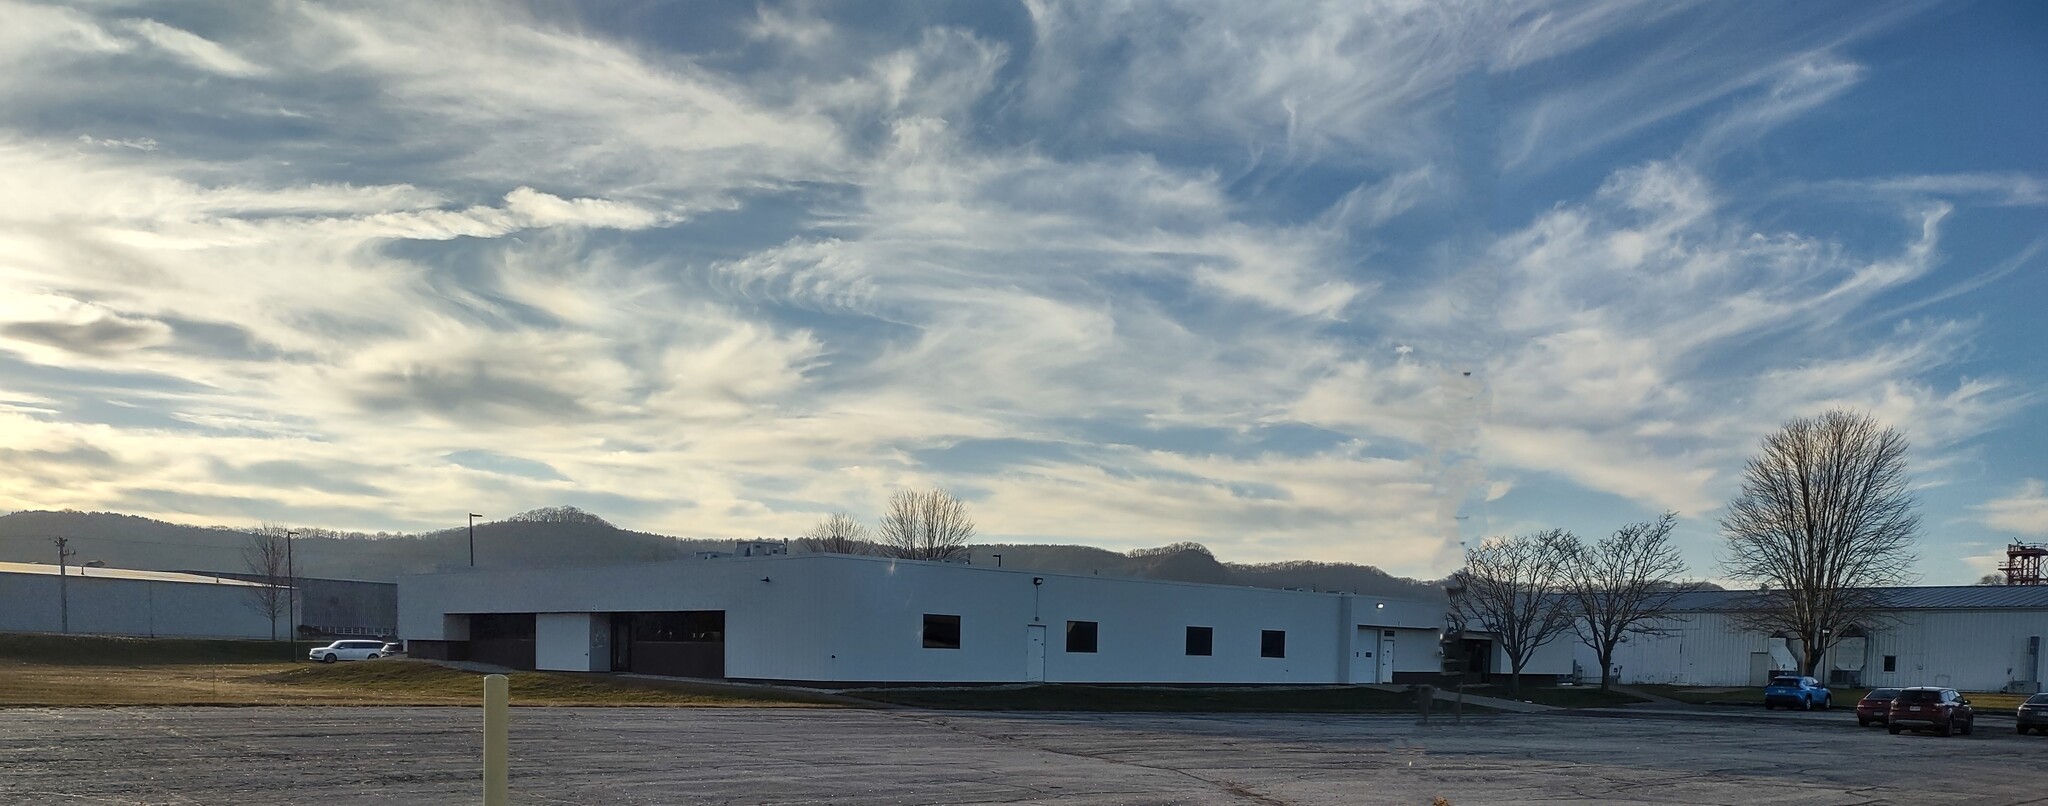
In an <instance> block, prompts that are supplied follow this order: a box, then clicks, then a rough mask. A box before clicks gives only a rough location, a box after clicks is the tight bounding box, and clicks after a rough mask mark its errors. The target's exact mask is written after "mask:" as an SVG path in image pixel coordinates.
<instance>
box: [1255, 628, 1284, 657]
mask: <svg viewBox="0 0 2048 806" xmlns="http://www.w3.org/2000/svg"><path fill="white" fill-rule="evenodd" d="M1259 657H1261V658H1284V657H1287V631H1286V630H1260V631H1259Z"/></svg>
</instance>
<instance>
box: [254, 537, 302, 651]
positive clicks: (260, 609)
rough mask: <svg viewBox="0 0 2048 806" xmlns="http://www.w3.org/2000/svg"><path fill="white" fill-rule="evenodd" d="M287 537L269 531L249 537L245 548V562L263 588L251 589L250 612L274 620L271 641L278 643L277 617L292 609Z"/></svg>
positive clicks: (271, 621) (271, 628)
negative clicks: (287, 564)
mask: <svg viewBox="0 0 2048 806" xmlns="http://www.w3.org/2000/svg"><path fill="white" fill-rule="evenodd" d="M285 540H286V538H285V536H284V535H283V534H282V533H277V534H272V533H271V532H270V530H269V529H268V528H266V529H265V530H263V531H259V532H257V533H255V534H252V535H249V542H248V544H247V545H244V546H243V547H242V562H243V563H245V564H247V565H248V567H249V574H250V575H251V576H254V577H256V580H255V581H256V582H260V583H262V587H251V588H248V589H247V590H248V600H247V602H246V604H248V605H249V609H251V610H254V611H256V612H257V613H260V614H262V615H263V617H264V618H267V619H270V640H272V641H275V640H277V618H278V617H279V616H282V615H285V614H286V611H289V610H290V609H291V606H292V589H291V587H290V585H291V578H290V572H289V570H288V569H286V568H285V548H286V547H285V544H284V541H285Z"/></svg>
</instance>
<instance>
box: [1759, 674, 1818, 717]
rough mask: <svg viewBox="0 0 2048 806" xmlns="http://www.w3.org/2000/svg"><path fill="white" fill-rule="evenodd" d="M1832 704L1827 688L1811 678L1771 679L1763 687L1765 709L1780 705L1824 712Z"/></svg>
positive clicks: (1789, 677) (1787, 677)
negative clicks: (1816, 709)
mask: <svg viewBox="0 0 2048 806" xmlns="http://www.w3.org/2000/svg"><path fill="white" fill-rule="evenodd" d="M1833 704H1834V700H1833V697H1832V695H1830V694H1829V693H1828V688H1827V686H1823V685H1821V684H1820V681H1819V680H1815V679H1813V678H1811V677H1792V676H1790V675H1787V676H1785V677H1773V678H1771V684H1770V685H1768V686H1765V687H1764V707H1765V708H1776V707H1778V706H1780V705H1782V706H1785V707H1786V708H1797V709H1799V710H1802V711H1811V710H1813V709H1815V708H1819V709H1821V710H1823V711H1825V710H1827V709H1828V706H1830V705H1833Z"/></svg>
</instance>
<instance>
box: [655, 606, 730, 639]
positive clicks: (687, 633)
mask: <svg viewBox="0 0 2048 806" xmlns="http://www.w3.org/2000/svg"><path fill="white" fill-rule="evenodd" d="M633 640H635V641H664V642H673V643H697V642H711V641H723V640H725V611H723V610H681V611H669V612H665V613H634V614H633Z"/></svg>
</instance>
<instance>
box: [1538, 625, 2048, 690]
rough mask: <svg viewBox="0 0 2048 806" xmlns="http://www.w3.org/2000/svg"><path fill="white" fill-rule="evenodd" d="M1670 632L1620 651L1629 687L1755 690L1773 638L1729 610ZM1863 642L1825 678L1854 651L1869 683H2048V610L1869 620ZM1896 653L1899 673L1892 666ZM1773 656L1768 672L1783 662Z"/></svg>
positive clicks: (1830, 662) (1850, 648)
mask: <svg viewBox="0 0 2048 806" xmlns="http://www.w3.org/2000/svg"><path fill="white" fill-rule="evenodd" d="M1664 626H1665V627H1666V629H1668V630H1669V634H1667V635H1662V636H1639V637H1636V638H1634V639H1632V640H1630V641H1629V642H1628V643H1625V644H1623V645H1622V647H1621V649H1620V650H1619V651H1617V652H1616V653H1615V664H1616V665H1617V666H1619V667H1620V679H1621V681H1622V682H1624V683H1631V684H1635V683H1646V684H1675V685H1694V686H1752V685H1759V684H1760V683H1761V681H1760V680H1758V679H1757V674H1758V672H1759V664H1758V663H1757V660H1758V659H1757V658H1755V657H1753V656H1754V655H1756V654H1758V653H1768V652H1769V650H1770V642H1769V640H1768V638H1767V637H1766V636H1764V635H1763V634H1761V633H1756V632H1749V631H1745V630H1742V629H1741V628H1739V627H1737V626H1736V625H1735V624H1734V623H1733V621H1732V620H1731V619H1730V618H1729V617H1728V616H1727V615H1725V614H1721V613H1691V614H1687V615H1686V616H1685V617H1684V618H1683V619H1682V620H1674V621H1671V622H1666V623H1665V625H1664ZM1865 632H1866V634H1867V637H1866V639H1865V640H1864V641H1863V642H1862V646H1861V647H1857V646H1856V645H1855V644H1856V642H1853V641H1850V642H1846V643H1845V645H1838V646H1837V647H1836V648H1835V649H1834V650H1833V651H1831V652H1830V653H1829V654H1828V655H1827V656H1825V657H1824V658H1823V659H1822V665H1821V671H1820V673H1819V674H1818V675H1817V676H1819V677H1821V678H1823V679H1826V678H1828V677H1829V676H1830V671H1831V670H1834V669H1837V668H1844V667H1853V666H1856V665H1858V664H1857V663H1855V662H1854V659H1845V658H1844V657H1843V653H1845V652H1850V653H1854V652H1859V650H1860V658H1861V664H1860V665H1861V666H1862V674H1861V681H1862V685H1864V686H1916V685H1930V686H1950V687H1954V688H1959V689H1964V690H1969V691H1998V690H2002V689H2004V688H2005V687H2006V685H2007V684H2008V683H2009V682H2011V681H2015V680H2036V681H2038V680H2040V678H2041V672H2042V670H2041V669H2039V668H2034V667H2036V666H2038V664H2039V659H2038V658H2033V657H2030V656H2029V654H2028V641H2029V639H2030V638H2031V637H2033V636H2048V611H2043V610H1946V611H1906V612H1901V613H1896V614H1894V615H1892V616H1890V617H1888V618H1886V619H1883V620H1880V621H1878V622H1877V623H1874V624H1871V625H1867V626H1866V628H1865ZM1578 655H1579V658H1580V660H1581V663H1583V664H1584V665H1585V666H1586V667H1587V669H1588V672H1589V674H1597V672H1598V669H1597V668H1596V665H1595V662H1594V660H1593V658H1592V653H1591V651H1590V650H1586V649H1581V650H1579V653H1578ZM1887 659H1889V660H1890V663H1889V665H1890V669H1889V670H1887V668H1886V667H1887ZM1780 662H1781V661H1775V660H1774V661H1772V662H1770V663H1769V664H1767V665H1766V667H1765V668H1775V667H1776V666H1777V665H1778V664H1779V663H1780Z"/></svg>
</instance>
